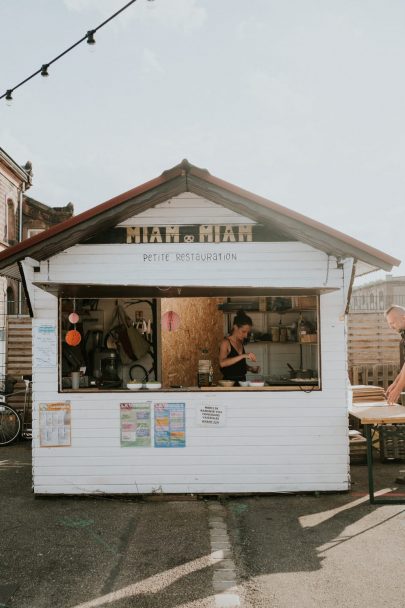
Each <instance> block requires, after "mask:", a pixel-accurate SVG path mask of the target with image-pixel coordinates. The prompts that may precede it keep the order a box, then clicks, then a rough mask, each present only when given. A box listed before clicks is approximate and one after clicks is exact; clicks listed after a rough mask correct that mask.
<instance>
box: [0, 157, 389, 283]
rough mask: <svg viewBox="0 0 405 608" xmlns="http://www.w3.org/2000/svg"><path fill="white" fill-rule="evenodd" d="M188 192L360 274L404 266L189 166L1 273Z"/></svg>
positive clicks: (116, 202) (6, 255) (92, 214)
mask: <svg viewBox="0 0 405 608" xmlns="http://www.w3.org/2000/svg"><path fill="white" fill-rule="evenodd" d="M183 192H192V193H195V194H197V195H199V196H203V197H205V198H206V199H208V200H211V201H213V202H215V203H217V204H219V205H222V206H224V207H226V208H228V209H230V210H232V211H234V212H235V213H238V214H240V215H243V216H246V217H249V218H251V219H252V220H254V221H257V222H261V223H263V224H271V225H272V227H273V229H274V228H276V229H277V230H278V231H279V232H280V234H284V235H285V236H286V237H287V238H290V239H291V240H299V241H302V242H304V243H307V244H309V245H311V246H313V247H314V248H316V249H319V250H321V251H324V252H325V253H328V254H330V255H334V256H337V257H340V258H346V257H353V258H355V259H356V260H359V261H360V262H362V263H363V264H361V265H360V266H361V272H358V274H361V273H364V272H370V271H372V270H375V269H380V268H381V269H383V270H387V271H389V270H391V269H392V267H393V266H398V265H399V264H400V260H397V259H396V258H393V257H391V256H390V255H388V254H386V253H383V252H382V251H379V250H378V249H375V248H373V247H370V246H369V245H366V244H365V243H362V242H361V241H358V240H356V239H354V238H352V237H350V236H347V235H346V234H344V233H342V232H339V231H338V230H335V229H333V228H330V227H328V226H326V225H325V224H322V223H320V222H317V221H315V220H312V219H310V218H308V217H306V216H305V215H302V214H300V213H297V212H296V211H292V210H290V209H287V208H286V207H283V206H282V205H279V204H277V203H274V202H272V201H270V200H268V199H265V198H263V197H261V196H258V195H256V194H253V193H251V192H249V191H247V190H243V189H242V188H239V187H238V186H235V185H233V184H230V183H229V182H226V181H224V180H221V179H219V178H217V177H215V176H213V175H211V174H210V173H209V172H208V171H207V170H206V169H200V168H198V167H196V166H194V165H191V164H190V163H189V162H188V161H187V160H183V161H182V162H181V163H180V164H178V165H176V166H175V167H173V168H172V169H169V170H167V171H164V172H163V173H162V175H161V176H160V177H157V178H155V179H153V180H151V181H148V182H146V183H144V184H142V185H140V186H137V187H136V188H133V189H132V190H129V191H128V192H124V193H123V194H120V195H119V196H116V197H114V198H112V199H110V200H108V201H106V202H104V203H101V204H100V205H97V206H96V207H93V208H92V209H89V210H87V211H84V212H83V213H80V214H79V215H77V216H74V217H72V218H70V219H68V220H66V221H64V222H61V223H60V224H57V225H55V226H53V227H52V228H50V229H49V230H46V231H44V232H42V233H40V234H37V235H35V236H33V237H32V238H30V239H26V240H24V241H22V242H21V243H18V244H17V245H15V246H13V247H10V248H8V249H6V250H5V251H2V252H0V272H2V273H4V274H6V271H7V270H8V269H10V267H12V266H14V265H15V264H16V263H17V262H19V261H21V260H22V259H24V258H25V257H27V256H29V257H31V258H34V259H36V260H44V259H48V258H50V257H52V256H53V255H56V254H57V253H59V252H60V251H63V250H65V249H67V248H69V247H72V246H73V245H76V244H78V243H85V242H87V241H89V239H91V238H92V237H94V236H95V235H96V234H98V233H100V232H103V231H105V230H107V229H108V228H110V227H111V226H112V225H117V224H119V223H122V222H124V221H125V220H126V219H128V218H130V217H131V216H134V215H136V214H139V213H142V212H144V211H145V210H147V209H149V208H151V207H154V206H155V205H157V204H159V203H162V202H164V201H166V200H167V199H168V198H170V197H174V196H177V195H179V194H181V193H183ZM359 268H360V267H359Z"/></svg>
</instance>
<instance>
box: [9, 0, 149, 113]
mask: <svg viewBox="0 0 405 608" xmlns="http://www.w3.org/2000/svg"><path fill="white" fill-rule="evenodd" d="M148 1H149V2H151V1H153V0H148ZM135 2H136V0H131V2H128V3H127V4H125V6H123V7H122V8H120V9H119V10H118V11H117V12H115V13H114V14H113V15H111V17H108V19H106V20H105V21H103V22H102V23H100V25H98V26H97V27H95V28H94V29H92V30H89V31H88V32H87V33H86V35H85V36H83V37H82V38H80V40H78V41H77V42H75V43H74V44H72V45H71V46H70V47H69V48H67V49H66V50H65V51H63V52H62V53H60V54H59V55H57V57H54V59H52V60H51V61H48V63H44V64H43V65H42V66H41V67H40V68H39V70H36V72H34V73H33V74H31V75H30V76H27V78H24V80H22V81H21V82H19V83H18V84H16V85H15V86H14V87H12V88H11V89H7V90H6V92H5V93H3V94H2V95H0V99H3V97H5V99H6V103H7V105H11V102H12V101H13V96H12V94H13V92H14V91H15V90H16V89H18V88H19V87H21V86H22V85H23V84H25V83H26V82H28V81H29V80H31V79H32V78H34V76H37V75H38V74H41V76H45V77H46V76H49V73H48V68H49V66H50V65H52V64H53V63H55V62H56V61H58V60H59V59H61V58H62V57H63V56H64V55H66V54H67V53H69V52H70V51H72V50H73V49H74V48H76V47H77V46H78V45H79V44H81V43H82V42H84V41H85V40H86V42H87V44H88V45H89V47H88V48H90V49H94V45H95V43H96V40H95V38H94V34H95V33H96V32H97V31H98V30H99V29H101V28H102V27H104V25H106V24H107V23H109V22H110V21H111V20H112V19H115V17H117V16H118V15H119V14H120V13H122V11H124V10H125V9H127V8H128V7H129V6H131V4H134V3H135Z"/></svg>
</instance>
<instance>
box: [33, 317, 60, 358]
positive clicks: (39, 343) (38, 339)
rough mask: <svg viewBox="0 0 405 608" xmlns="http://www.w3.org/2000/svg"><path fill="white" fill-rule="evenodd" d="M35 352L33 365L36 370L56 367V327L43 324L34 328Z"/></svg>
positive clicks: (50, 324)
mask: <svg viewBox="0 0 405 608" xmlns="http://www.w3.org/2000/svg"><path fill="white" fill-rule="evenodd" d="M34 334H35V350H34V365H35V367H36V368H39V367H41V368H44V367H55V366H56V353H57V348H56V326H55V325H54V324H52V323H45V324H41V325H37V326H35V327H34Z"/></svg>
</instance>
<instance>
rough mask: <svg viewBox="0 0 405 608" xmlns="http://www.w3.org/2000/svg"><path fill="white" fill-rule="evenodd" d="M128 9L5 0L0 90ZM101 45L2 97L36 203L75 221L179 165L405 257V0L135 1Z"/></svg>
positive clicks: (97, 3)
mask: <svg viewBox="0 0 405 608" xmlns="http://www.w3.org/2000/svg"><path fill="white" fill-rule="evenodd" d="M124 4H126V2H125V0H34V1H33V0H0V33H1V36H0V94H2V93H3V92H5V90H6V89H9V88H12V87H13V86H14V85H15V84H17V83H18V82H20V81H21V80H23V79H24V78H25V77H26V76H28V75H30V74H31V73H32V72H34V71H35V70H36V69H38V68H39V67H40V66H41V65H42V64H43V63H46V62H48V61H49V60H51V59H52V58H53V57H55V56H56V55H58V54H59V53H60V52H61V51H63V50H64V49H65V48H67V47H68V46H70V45H71V44H72V43H73V42H75V41H77V40H78V39H79V38H80V37H81V36H83V35H84V34H85V33H86V32H87V30H89V29H92V28H94V27H96V26H97V25H98V24H99V23H101V22H102V21H103V20H104V19H106V18H107V17H109V16H110V15H111V14H112V13H113V12H115V11H116V10H118V9H119V8H120V7H122V6H123V5H124ZM96 40H97V43H96V45H95V46H96V49H95V52H94V53H90V52H88V49H87V46H88V45H87V44H86V43H83V44H82V45H80V46H79V47H78V48H76V49H75V50H74V51H72V52H71V53H69V54H68V55H67V56H65V57H64V58H62V59H61V60H60V61H58V62H57V63H56V64H55V65H54V66H52V67H51V68H50V70H49V72H50V76H49V78H43V77H41V76H37V77H36V78H34V79H33V80H32V81H30V82H29V83H27V84H26V85H24V86H22V87H21V88H20V89H18V90H16V91H15V93H14V102H13V105H12V107H11V108H8V107H7V106H6V104H5V102H4V99H3V100H1V101H0V146H1V147H2V148H4V149H5V150H6V152H7V153H8V154H9V155H10V156H11V157H12V158H13V159H14V160H16V161H17V162H19V163H20V164H24V163H25V162H26V161H27V160H28V159H29V160H31V161H32V164H33V170H34V186H33V187H32V188H31V189H30V191H29V194H30V195H31V196H32V197H34V198H36V199H38V200H40V201H42V202H44V203H46V204H48V205H51V206H62V205H65V204H67V203H68V202H69V201H72V202H73V203H74V205H75V212H76V213H79V212H81V211H84V210H85V209H89V208H90V207H93V206H94V205H96V204H98V203H101V202H103V201H105V200H108V199H109V198H111V197H113V196H115V195H117V194H120V193H121V192H124V191H126V190H128V189H130V188H132V187H134V186H137V185H138V184H140V183H143V182H145V181H147V180H149V179H151V178H153V177H156V176H157V175H160V173H161V172H162V171H164V170H165V169H167V168H169V167H171V166H173V165H175V164H177V163H179V162H180V161H181V160H182V159H183V158H187V159H188V160H189V161H190V162H191V163H193V164H195V165H197V166H201V167H204V168H207V169H208V170H209V171H210V172H211V173H212V174H213V175H216V176H217V177H220V178H222V179H225V180H227V181H230V182H232V183H234V184H236V185H238V186H241V187H243V188H246V189H248V190H251V191H253V192H254V193H256V194H259V195H262V196H265V197H267V198H269V199H271V200H273V201H275V202H277V203H280V204H282V205H285V206H286V207H288V208H290V209H294V210H295V211H299V212H300V213H304V214H305V215H308V216H309V217H312V218H314V219H317V220H319V221H321V222H324V223H325V224H327V225H329V226H332V227H334V228H337V229H339V230H341V231H343V232H345V233H346V234H349V235H351V236H354V237H356V238H358V239H360V240H362V241H364V242H365V243H367V244H369V245H371V246H373V247H376V248H378V249H380V250H382V251H384V252H385V253H388V254H390V255H392V256H394V257H396V258H399V259H401V260H404V262H405V237H404V228H405V226H404V215H405V212H404V209H405V205H404V198H405V197H404V195H405V171H404V168H405V76H404V75H405V69H404V68H405V2H404V1H403V0H389V2H386V1H383V0H245V1H242V0H205V1H204V0H154V2H147V0H138V1H137V2H135V4H133V5H132V6H130V7H129V8H128V9H127V10H126V11H124V13H122V14H121V15H120V16H118V17H117V18H116V19H115V20H114V21H112V22H111V23H110V24H108V25H106V26H105V27H104V28H102V29H101V30H100V31H99V32H98V33H97V35H96ZM394 274H402V275H405V264H404V263H403V264H402V265H401V266H400V267H399V268H397V269H394ZM375 278H378V274H374V275H370V276H369V280H371V279H375Z"/></svg>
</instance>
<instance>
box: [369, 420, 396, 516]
mask: <svg viewBox="0 0 405 608" xmlns="http://www.w3.org/2000/svg"><path fill="white" fill-rule="evenodd" d="M372 427H373V425H372V424H365V425H364V430H365V433H366V439H367V469H368V492H369V496H370V504H371V505H376V504H379V505H393V504H401V505H403V504H405V500H404V498H403V497H401V498H397V497H395V496H393V497H385V496H381V497H379V496H378V497H376V496H374V475H373V441H372Z"/></svg>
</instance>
